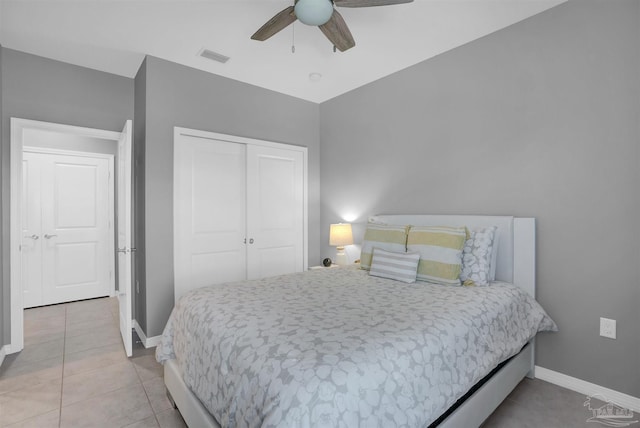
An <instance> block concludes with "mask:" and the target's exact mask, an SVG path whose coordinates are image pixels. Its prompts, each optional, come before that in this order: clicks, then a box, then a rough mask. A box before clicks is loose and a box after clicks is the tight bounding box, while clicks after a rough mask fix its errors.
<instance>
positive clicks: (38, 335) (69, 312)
mask: <svg viewBox="0 0 640 428" xmlns="http://www.w3.org/2000/svg"><path fill="white" fill-rule="evenodd" d="M24 322H25V336H24V337H25V347H24V349H23V351H22V352H20V353H18V354H12V355H8V356H6V357H5V360H4V362H3V364H2V366H1V367H0V427H3V428H4V427H34V428H48V427H82V428H84V427H101V428H102V427H109V428H116V427H131V428H134V427H135V428H146V427H162V428H164V427H167V428H168V427H184V426H185V424H184V422H183V421H182V418H181V417H180V414H179V413H178V412H177V411H175V410H174V409H173V408H172V407H171V404H170V403H169V400H168V399H167V397H166V394H165V388H164V382H163V379H162V366H161V365H160V364H158V363H156V361H155V357H154V351H155V348H154V349H144V347H143V346H141V345H140V344H137V346H135V347H134V353H133V357H132V358H127V357H126V356H125V353H124V348H123V346H122V339H121V337H120V330H119V329H118V302H117V300H116V299H115V298H105V299H94V300H86V301H82V302H73V303H67V304H61V305H54V306H45V307H41V308H34V309H27V310H25V312H24Z"/></svg>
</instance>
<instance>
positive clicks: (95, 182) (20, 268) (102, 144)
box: [9, 118, 133, 355]
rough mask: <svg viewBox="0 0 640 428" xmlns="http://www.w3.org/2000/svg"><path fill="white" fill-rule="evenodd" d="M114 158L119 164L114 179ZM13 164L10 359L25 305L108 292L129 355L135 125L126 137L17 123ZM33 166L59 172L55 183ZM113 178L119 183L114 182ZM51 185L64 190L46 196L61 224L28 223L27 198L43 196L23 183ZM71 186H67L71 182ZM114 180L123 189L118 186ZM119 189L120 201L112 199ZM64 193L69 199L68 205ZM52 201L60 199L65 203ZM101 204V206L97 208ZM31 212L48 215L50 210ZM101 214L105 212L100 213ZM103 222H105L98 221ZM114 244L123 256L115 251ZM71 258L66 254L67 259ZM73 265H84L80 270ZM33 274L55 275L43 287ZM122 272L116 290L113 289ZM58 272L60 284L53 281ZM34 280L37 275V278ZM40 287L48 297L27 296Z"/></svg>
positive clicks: (17, 347) (20, 339) (18, 345)
mask: <svg viewBox="0 0 640 428" xmlns="http://www.w3.org/2000/svg"><path fill="white" fill-rule="evenodd" d="M78 146H81V147H82V148H83V149H84V150H82V151H83V152H85V153H80V151H79V150H77V149H78V148H79V147H78ZM87 147H92V149H91V151H93V152H94V153H93V155H91V154H87V153H86V151H87ZM74 149H75V150H74ZM105 152H106V153H105ZM114 158H116V159H117V168H116V171H115V174H114V166H113V159H114ZM10 162H11V219H10V223H11V250H10V260H11V262H10V263H11V343H10V346H9V353H14V352H19V351H21V350H22V348H23V346H24V319H23V310H24V308H25V307H29V306H38V303H39V302H40V304H51V303H59V302H63V301H69V300H76V299H77V298H79V299H82V298H90V297H98V296H99V295H105V293H106V295H111V296H113V295H117V297H118V301H119V310H120V331H121V334H122V338H123V343H124V346H125V350H126V352H127V355H131V347H132V336H131V328H132V293H131V275H132V262H131V257H132V255H133V253H132V248H131V235H132V231H131V206H132V203H131V195H132V189H131V186H132V184H131V181H132V180H131V171H132V160H131V121H127V122H126V124H125V127H124V129H123V131H122V132H113V131H105V130H99V129H92V128H81V127H76V126H70V125H62V124H54V123H48V122H39V121H32V120H26V119H16V118H12V119H11V160H10ZM30 163H31V164H32V165H36V164H37V165H38V168H39V170H40V172H42V171H45V170H51V169H52V168H53V169H56V168H57V169H56V172H55V173H54V174H53V175H52V176H51V177H48V176H47V177H41V176H40V175H38V174H35V175H30V171H29V168H30V166H29V165H30ZM52 165H54V166H52ZM50 172H51V171H49V172H48V174H50ZM56 174H59V175H56ZM114 175H116V178H117V180H114ZM52 181H54V182H55V183H57V184H56V185H57V186H58V187H60V188H55V189H54V190H53V195H48V196H47V198H49V199H47V202H46V204H49V205H52V204H53V205H54V206H55V208H51V207H49V208H50V209H49V211H52V212H50V213H49V214H50V215H49V217H51V218H54V219H55V221H56V222H57V223H56V224H53V223H52V221H51V219H48V218H44V217H43V218H38V219H35V220H38V221H35V220H34V221H31V222H30V221H27V219H28V216H26V214H28V213H29V212H30V210H29V204H28V203H26V198H25V197H26V196H27V195H28V196H29V198H30V199H34V198H35V196H38V195H39V193H40V190H37V191H35V192H32V191H29V189H28V188H27V186H25V185H26V184H33V183H37V185H38V186H41V187H43V188H44V187H47V186H50V185H51V182H52ZM65 181H66V182H68V183H66V184H65ZM114 182H115V183H117V184H116V185H115V186H114ZM63 185H65V186H67V187H66V188H65V189H63V188H62V187H61V186H63ZM34 186H35V185H34ZM95 186H102V187H104V186H106V187H107V193H106V194H103V195H102V196H99V197H98V196H96V195H97V193H96V192H94V190H95V189H92V187H95ZM36 187H37V186H36ZM114 187H115V194H116V195H117V196H116V197H114V196H113V194H114ZM61 189H62V190H61ZM109 190H110V194H109ZM49 191H51V189H49ZM65 192H67V194H68V195H67V196H68V198H67V199H66V200H65V199H64V198H65ZM78 192H79V193H82V192H84V193H85V194H86V195H87V198H78V197H77V193H78ZM50 193H51V192H50ZM51 198H54V199H55V198H62V200H57V199H55V200H53V199H51ZM105 198H106V199H105ZM98 199H100V201H98ZM52 201H53V202H52ZM87 201H88V202H89V203H87V204H86V206H84V207H83V206H80V205H82V204H83V203H85V202H87ZM32 202H33V201H32ZM46 204H44V205H43V207H45V205H46ZM98 205H100V206H102V207H103V208H100V209H98V208H97V207H98ZM116 208H117V213H118V215H117V216H115V218H114V215H113V213H114V212H115V210H116ZM32 211H33V212H34V213H42V212H43V211H47V210H44V209H42V210H32ZM98 211H100V213H99V215H98ZM98 216H100V218H99V219H98ZM62 220H64V221H67V223H68V224H66V223H65V224H62V223H64V222H62V223H61V221H62ZM29 223H31V224H29ZM43 225H44V226H43ZM78 225H80V226H81V227H79V226H78ZM89 226H90V227H89ZM94 226H95V227H94ZM81 229H82V231H83V232H86V233H85V236H84V237H80V234H79V232H80V230H81ZM93 229H95V230H93ZM98 229H100V230H99V231H98V232H100V233H103V238H102V244H100V245H98V244H96V242H97V241H98V239H94V238H95V236H93V235H92V236H89V235H91V234H92V233H93V234H94V235H95V234H96V233H98V232H96V231H97V230H98ZM103 229H106V230H107V231H106V233H107V235H104V233H105V231H104V230H103ZM76 235H78V236H76ZM105 238H106V239H105ZM82 239H84V241H83V240H82ZM65 244H67V245H65ZM116 246H117V248H118V250H117V251H116V252H115V253H114V249H115V247H116ZM65 252H66V254H63V253H65ZM116 254H117V258H116ZM61 256H65V257H66V261H65V257H61ZM98 256H99V257H98ZM38 258H42V259H47V260H48V262H47V263H48V264H43V263H40V262H41V261H42V260H39V259H38ZM25 263H26V265H25ZM29 263H31V266H29ZM52 263H61V265H60V266H57V265H52ZM66 265H69V266H71V268H69V269H67V270H66V271H65V269H63V268H65V267H66ZM38 266H39V267H38ZM74 266H79V267H81V269H80V268H79V267H74ZM87 267H88V268H87ZM30 268H32V269H49V271H50V272H49V273H48V274H47V275H46V276H45V278H44V281H41V282H42V283H43V284H40V283H39V282H38V281H33V278H32V277H30V274H32V273H33V270H32V269H30ZM116 270H117V273H118V275H117V276H118V279H117V284H118V287H117V288H118V290H117V292H116V291H115V286H114V284H115V283H116V281H115V277H116ZM54 271H55V273H56V275H55V276H56V278H55V280H53V279H52V278H50V275H52V272H54ZM41 273H42V272H41ZM61 274H62V277H61ZM94 274H95V275H94ZM31 276H36V277H38V275H31ZM39 276H40V277H42V276H43V275H39ZM97 277H100V278H97ZM36 279H37V278H36ZM61 279H62V281H61ZM98 279H99V281H98ZM65 281H66V282H65ZM34 284H39V285H38V286H39V287H41V288H42V289H43V290H45V291H44V297H42V296H40V297H35V298H33V299H32V296H29V292H30V291H32V290H31V289H30V288H29V287H31V288H36V287H34ZM60 285H61V286H60ZM47 287H48V288H47ZM74 288H75V290H73V289H74ZM52 290H53V291H52ZM87 293H88V294H87ZM36 294H37V293H36ZM52 295H55V296H54V297H52ZM25 296H26V297H25ZM38 299H40V300H38ZM52 299H53V300H52ZM55 299H58V300H57V301H56V300H55ZM34 302H35V303H34Z"/></svg>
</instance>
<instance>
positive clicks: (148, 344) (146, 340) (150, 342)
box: [133, 320, 162, 348]
mask: <svg viewBox="0 0 640 428" xmlns="http://www.w3.org/2000/svg"><path fill="white" fill-rule="evenodd" d="M133 328H134V330H135V331H136V333H138V337H139V338H140V340H141V341H142V344H143V345H144V347H145V348H153V347H155V346H158V343H160V339H161V338H162V336H153V337H147V335H145V334H144V331H143V330H142V327H140V324H138V321H136V320H133Z"/></svg>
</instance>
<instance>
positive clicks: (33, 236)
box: [25, 233, 40, 241]
mask: <svg viewBox="0 0 640 428" xmlns="http://www.w3.org/2000/svg"><path fill="white" fill-rule="evenodd" d="M25 238H30V239H33V240H34V241H37V240H38V239H40V237H39V236H38V235H36V234H35V233H34V234H33V235H31V236H25Z"/></svg>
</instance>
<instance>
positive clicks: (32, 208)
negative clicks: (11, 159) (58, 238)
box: [21, 152, 44, 308]
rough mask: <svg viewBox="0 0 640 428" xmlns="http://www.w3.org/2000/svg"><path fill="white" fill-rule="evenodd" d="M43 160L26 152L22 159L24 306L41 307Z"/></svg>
mask: <svg viewBox="0 0 640 428" xmlns="http://www.w3.org/2000/svg"><path fill="white" fill-rule="evenodd" d="M41 163H42V159H41V158H40V157H38V156H32V153H26V152H25V153H24V154H23V158H22V200H21V204H22V210H21V213H22V222H21V224H22V246H21V247H22V259H21V263H22V291H23V299H24V300H23V302H24V307H25V308H32V307H34V306H42V305H43V304H44V303H43V302H42V240H41V239H40V237H41V236H42V219H41V217H42V210H41V209H40V205H41V198H42V197H41V192H40V190H41V189H40V182H41V178H40V175H41V171H42V167H41Z"/></svg>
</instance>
